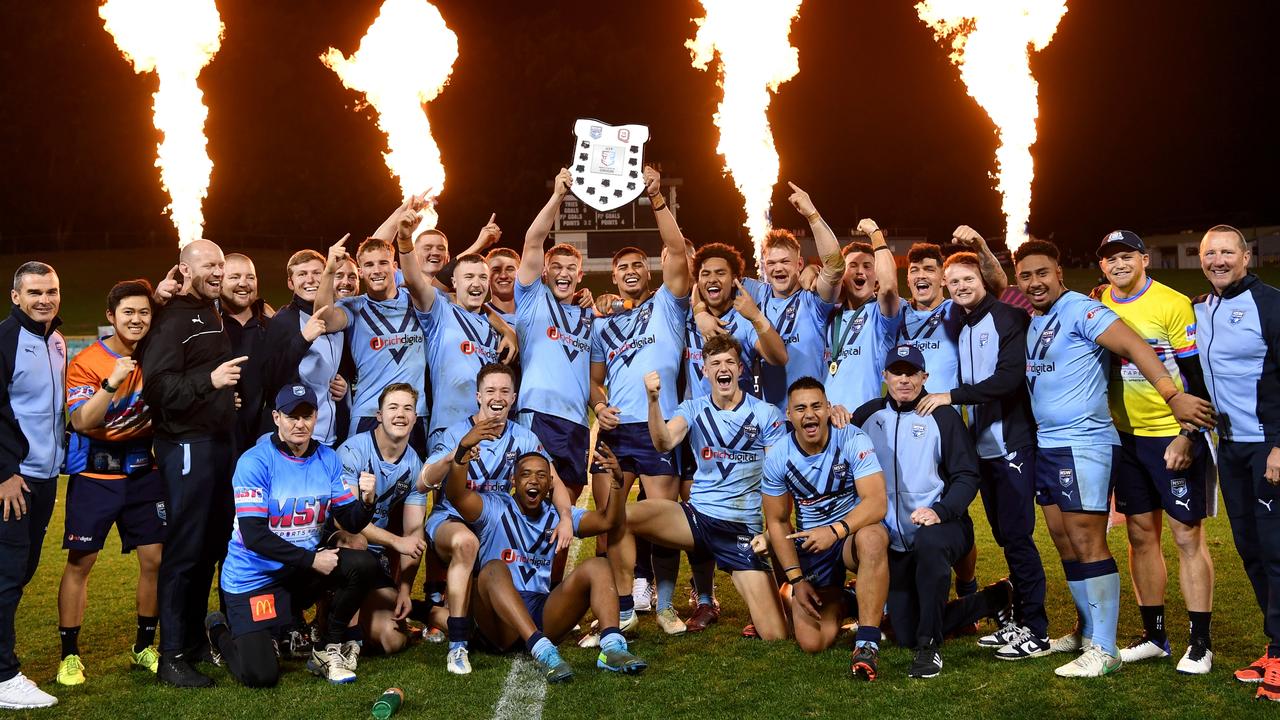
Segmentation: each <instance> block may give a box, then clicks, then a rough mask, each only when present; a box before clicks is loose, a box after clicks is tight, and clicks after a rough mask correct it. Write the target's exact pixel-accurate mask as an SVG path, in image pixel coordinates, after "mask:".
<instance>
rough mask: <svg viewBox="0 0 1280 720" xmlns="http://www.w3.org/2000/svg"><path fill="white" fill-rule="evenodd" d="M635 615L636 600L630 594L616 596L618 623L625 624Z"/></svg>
mask: <svg viewBox="0 0 1280 720" xmlns="http://www.w3.org/2000/svg"><path fill="white" fill-rule="evenodd" d="M635 615H636V600H635V598H633V597H631V593H627V594H626V595H619V596H618V622H627V621H628V620H630V619H631V618H633V617H635Z"/></svg>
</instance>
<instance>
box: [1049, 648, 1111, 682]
mask: <svg viewBox="0 0 1280 720" xmlns="http://www.w3.org/2000/svg"><path fill="white" fill-rule="evenodd" d="M1121 665H1124V663H1123V662H1122V661H1121V660H1120V658H1118V657H1116V656H1114V655H1110V654H1108V653H1105V652H1103V651H1102V648H1100V647H1098V646H1097V645H1090V646H1089V647H1088V649H1087V650H1085V651H1084V652H1083V653H1081V654H1080V657H1078V658H1076V659H1075V660H1072V661H1071V662H1069V663H1067V664H1066V665H1063V666H1062V667H1060V668H1058V669H1056V670H1054V671H1053V673H1054V674H1055V675H1057V676H1058V677H1102V676H1103V675H1109V674H1111V673H1113V672H1115V671H1116V670H1119V669H1120V666H1121Z"/></svg>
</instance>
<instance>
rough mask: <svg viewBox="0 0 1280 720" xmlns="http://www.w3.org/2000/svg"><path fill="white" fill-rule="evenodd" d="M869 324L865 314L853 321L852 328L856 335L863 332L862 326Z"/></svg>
mask: <svg viewBox="0 0 1280 720" xmlns="http://www.w3.org/2000/svg"><path fill="white" fill-rule="evenodd" d="M866 324H867V318H866V316H865V315H859V316H858V319H857V320H854V321H853V329H852V330H850V332H852V333H853V334H854V335H855V336H856V335H858V334H859V333H861V332H862V326H863V325H866Z"/></svg>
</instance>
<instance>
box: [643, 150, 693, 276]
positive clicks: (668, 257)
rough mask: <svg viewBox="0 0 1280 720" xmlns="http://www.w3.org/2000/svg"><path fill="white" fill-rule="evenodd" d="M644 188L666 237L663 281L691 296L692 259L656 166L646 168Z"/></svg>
mask: <svg viewBox="0 0 1280 720" xmlns="http://www.w3.org/2000/svg"><path fill="white" fill-rule="evenodd" d="M644 191H645V194H647V195H648V196H649V202H650V203H651V204H652V206H653V216H654V218H655V219H656V220H657V222H658V235H659V236H661V237H662V247H663V249H664V250H666V251H667V252H666V254H665V255H664V256H663V259H662V284H664V285H666V286H667V290H669V291H671V294H672V295H674V296H676V297H678V298H682V297H688V295H689V286H690V285H692V284H693V278H691V277H690V276H689V260H688V258H687V257H686V252H685V248H684V233H682V232H680V226H679V225H677V224H676V216H675V215H673V214H672V213H671V206H669V205H667V201H666V199H664V198H663V197H662V176H661V175H659V174H658V171H657V170H655V169H653V167H646V168H645V169H644Z"/></svg>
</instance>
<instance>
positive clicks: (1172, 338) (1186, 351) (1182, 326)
mask: <svg viewBox="0 0 1280 720" xmlns="http://www.w3.org/2000/svg"><path fill="white" fill-rule="evenodd" d="M1165 307H1166V313H1167V314H1166V316H1165V317H1166V318H1167V321H1166V322H1167V328H1166V331H1167V332H1168V334H1169V344H1170V345H1171V346H1172V347H1173V354H1174V355H1175V356H1176V357H1180V358H1189V357H1195V356H1197V355H1199V354H1200V350H1199V348H1197V347H1196V314H1195V311H1194V310H1192V309H1191V301H1189V300H1187V298H1186V296H1184V295H1183V294H1182V293H1179V292H1176V291H1175V292H1171V293H1169V303H1168V304H1167V305H1166V306H1165Z"/></svg>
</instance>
